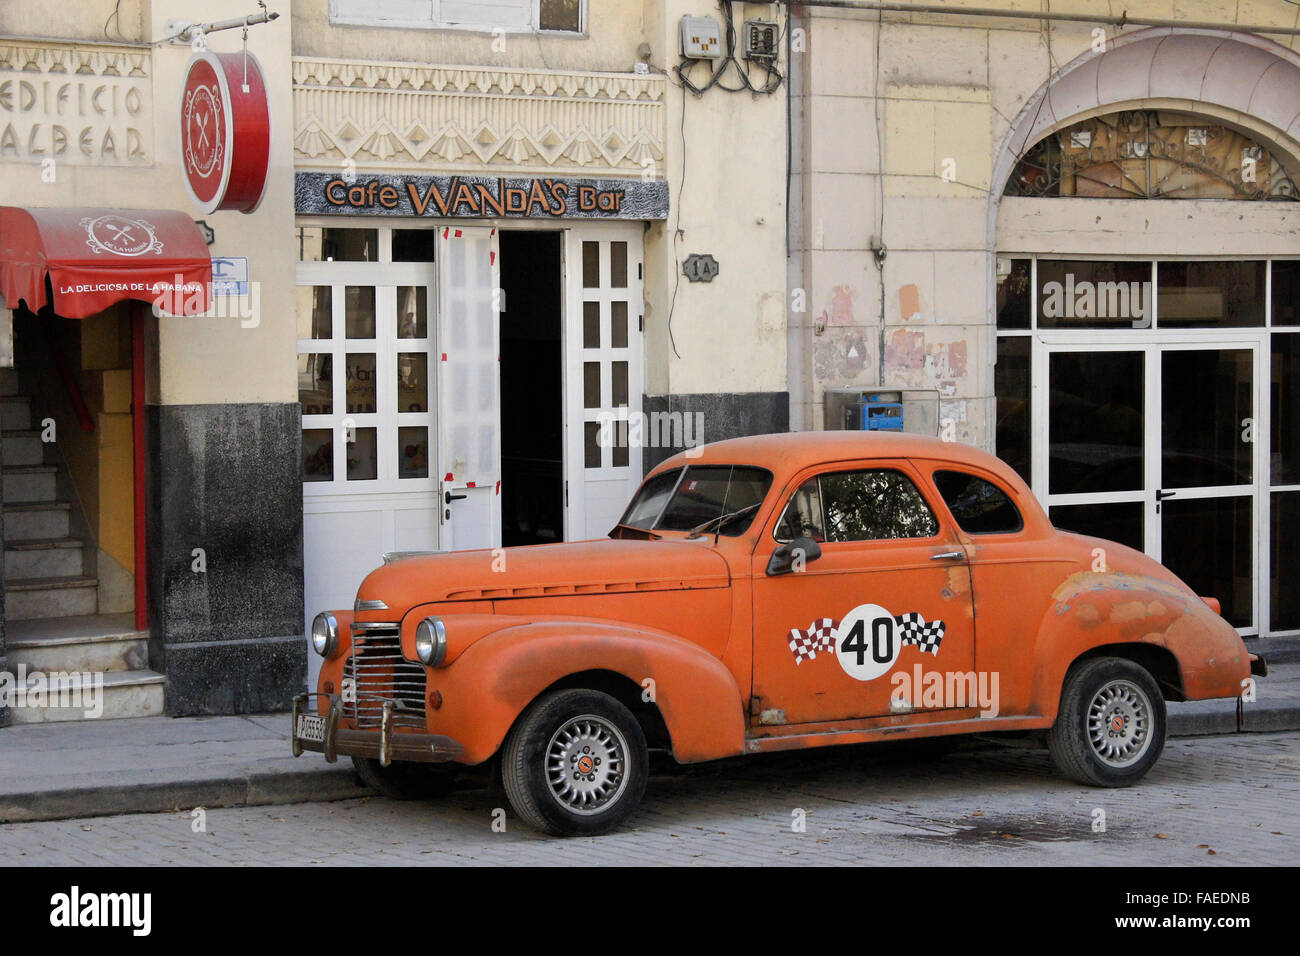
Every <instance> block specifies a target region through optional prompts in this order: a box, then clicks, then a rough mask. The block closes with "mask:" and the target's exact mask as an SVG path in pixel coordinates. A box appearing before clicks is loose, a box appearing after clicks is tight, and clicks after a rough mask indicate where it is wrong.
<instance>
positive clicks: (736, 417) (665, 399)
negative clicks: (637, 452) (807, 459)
mask: <svg viewBox="0 0 1300 956" xmlns="http://www.w3.org/2000/svg"><path fill="white" fill-rule="evenodd" d="M644 402H645V404H644V405H643V408H644V410H645V414H646V415H647V416H652V415H654V414H655V413H656V412H658V413H664V412H667V413H669V414H671V413H673V412H680V413H682V415H694V414H696V413H697V412H698V413H701V414H703V416H704V419H703V424H704V435H703V439H704V441H705V442H706V443H707V442H715V441H721V440H722V439H724V438H741V437H744V436H746V435H767V434H771V433H773V432H787V431H789V430H790V393H789V392H701V393H697V394H693V395H646V396H645V397H644ZM683 430H684V431H685V432H686V433H687V434H690V435H692V436H694V430H693V429H683ZM682 450H683V449H682V448H647V449H645V454H644V456H643V461H644V465H645V470H646V471H647V472H648V471H649V470H650V469H651V468H653V467H654V466H655V465H657V464H659V463H660V462H661V461H665V460H667V459H669V458H671V457H672V456H673V455H675V454H677V453H678V452H679V451H682Z"/></svg>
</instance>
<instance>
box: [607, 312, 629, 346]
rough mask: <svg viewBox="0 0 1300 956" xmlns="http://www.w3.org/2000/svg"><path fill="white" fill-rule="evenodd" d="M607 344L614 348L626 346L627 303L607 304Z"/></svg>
mask: <svg viewBox="0 0 1300 956" xmlns="http://www.w3.org/2000/svg"><path fill="white" fill-rule="evenodd" d="M609 309H610V312H609V324H610V330H609V344H610V345H612V346H613V347H614V348H616V349H625V348H627V303H626V302H611V303H610V304H609Z"/></svg>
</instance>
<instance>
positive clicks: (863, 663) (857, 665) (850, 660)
mask: <svg viewBox="0 0 1300 956" xmlns="http://www.w3.org/2000/svg"><path fill="white" fill-rule="evenodd" d="M901 645H902V635H901V634H899V633H898V627H897V624H896V623H895V621H894V615H892V614H890V613H889V612H888V611H886V610H885V609H884V608H883V607H881V606H880V605H879V604H860V605H858V606H857V607H855V608H854V609H853V610H852V611H850V612H849V613H848V614H846V615H844V619H843V620H841V621H840V624H839V627H837V628H836V629H835V656H836V658H838V659H839V662H840V667H842V668H844V673H846V674H848V675H849V676H850V677H852V678H853V679H854V680H863V681H865V680H875V679H876V678H877V677H880V676H881V675H882V674H885V673H887V672H888V671H889V669H890V668H891V667H893V666H894V661H896V660H898V652H899V651H900V650H901Z"/></svg>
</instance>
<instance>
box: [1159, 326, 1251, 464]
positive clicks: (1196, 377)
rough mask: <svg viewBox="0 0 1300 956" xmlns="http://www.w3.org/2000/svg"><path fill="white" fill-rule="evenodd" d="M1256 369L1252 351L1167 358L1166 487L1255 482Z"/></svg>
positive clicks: (1163, 388) (1174, 352)
mask: <svg viewBox="0 0 1300 956" xmlns="http://www.w3.org/2000/svg"><path fill="white" fill-rule="evenodd" d="M1254 365H1255V354H1254V351H1253V350H1251V349H1165V350H1163V351H1162V352H1161V354H1160V430H1161V452H1160V469H1161V478H1160V482H1161V487H1164V488H1209V487H1219V486H1226V485H1249V484H1250V483H1251V482H1252V480H1253V478H1254V474H1253V472H1254V469H1253V467H1252V461H1251V459H1252V457H1253V455H1254V446H1253V445H1252V443H1251V438H1253V430H1254V428H1253V422H1254V411H1253V409H1254V405H1255V401H1254V399H1255V395H1254V389H1255V381H1254V380H1255V375H1254Z"/></svg>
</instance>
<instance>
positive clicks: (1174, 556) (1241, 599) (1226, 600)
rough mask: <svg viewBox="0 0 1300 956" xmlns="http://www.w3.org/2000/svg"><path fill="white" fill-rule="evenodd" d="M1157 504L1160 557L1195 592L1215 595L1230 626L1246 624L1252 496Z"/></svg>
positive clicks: (1249, 615)
mask: <svg viewBox="0 0 1300 956" xmlns="http://www.w3.org/2000/svg"><path fill="white" fill-rule="evenodd" d="M1160 507H1161V512H1162V513H1161V534H1160V554H1161V556H1162V557H1161V563H1162V564H1164V566H1165V567H1167V568H1168V569H1169V570H1170V571H1172V572H1174V574H1176V575H1178V576H1179V577H1180V578H1182V579H1183V580H1184V581H1186V582H1187V586H1188V587H1190V588H1191V589H1192V590H1193V591H1195V592H1196V593H1197V594H1200V595H1202V596H1204V597H1212V598H1218V600H1219V604H1220V605H1221V607H1222V611H1223V616H1224V617H1225V618H1226V619H1227V620H1228V622H1229V623H1230V624H1232V625H1233V627H1249V626H1250V625H1251V624H1252V623H1253V620H1252V618H1253V615H1252V613H1251V584H1252V580H1251V578H1252V572H1253V565H1254V562H1253V561H1252V560H1251V550H1252V546H1253V537H1252V534H1251V511H1252V509H1253V507H1254V498H1253V497H1251V496H1249V495H1242V496H1240V497H1232V498H1200V499H1196V498H1187V499H1184V498H1167V499H1165V500H1164V501H1163V502H1161V504H1160Z"/></svg>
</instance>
